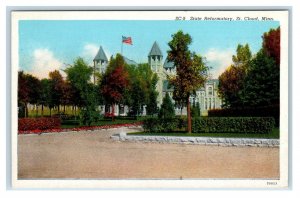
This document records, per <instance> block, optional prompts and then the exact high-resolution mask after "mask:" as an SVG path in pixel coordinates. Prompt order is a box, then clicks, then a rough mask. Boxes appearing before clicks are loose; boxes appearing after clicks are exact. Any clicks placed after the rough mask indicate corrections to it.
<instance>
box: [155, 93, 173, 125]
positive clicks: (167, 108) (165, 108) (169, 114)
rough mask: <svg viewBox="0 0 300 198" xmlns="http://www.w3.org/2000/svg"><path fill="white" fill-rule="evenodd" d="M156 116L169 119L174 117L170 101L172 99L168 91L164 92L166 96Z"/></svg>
mask: <svg viewBox="0 0 300 198" xmlns="http://www.w3.org/2000/svg"><path fill="white" fill-rule="evenodd" d="M158 117H159V118H163V119H169V118H174V117H175V109H174V104H173V103H172V100H171V98H170V96H169V94H168V93H166V96H165V97H164V99H163V103H162V105H161V108H160V110H159V113H158Z"/></svg>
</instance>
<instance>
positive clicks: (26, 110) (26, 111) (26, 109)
mask: <svg viewBox="0 0 300 198" xmlns="http://www.w3.org/2000/svg"><path fill="white" fill-rule="evenodd" d="M24 104H25V109H24V110H25V118H27V117H28V108H27V102H25V103H24Z"/></svg>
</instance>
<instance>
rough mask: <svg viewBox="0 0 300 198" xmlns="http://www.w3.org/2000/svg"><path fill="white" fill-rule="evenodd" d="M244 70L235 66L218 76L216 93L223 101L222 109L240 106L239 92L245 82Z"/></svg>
mask: <svg viewBox="0 0 300 198" xmlns="http://www.w3.org/2000/svg"><path fill="white" fill-rule="evenodd" d="M245 76H246V72H245V70H244V68H242V67H238V66H235V65H231V66H229V67H228V68H227V69H226V71H224V72H223V73H222V74H221V75H220V76H219V88H218V92H219V95H220V96H221V98H222V99H223V102H224V103H223V107H238V106H241V105H242V104H241V90H242V86H243V83H244V80H245Z"/></svg>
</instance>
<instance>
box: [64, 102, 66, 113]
mask: <svg viewBox="0 0 300 198" xmlns="http://www.w3.org/2000/svg"><path fill="white" fill-rule="evenodd" d="M65 113H66V105H65V104H64V114H65Z"/></svg>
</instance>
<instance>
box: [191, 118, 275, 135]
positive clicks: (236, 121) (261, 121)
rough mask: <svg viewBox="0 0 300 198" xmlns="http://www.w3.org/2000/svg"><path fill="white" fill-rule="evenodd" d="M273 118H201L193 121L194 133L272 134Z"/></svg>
mask: <svg viewBox="0 0 300 198" xmlns="http://www.w3.org/2000/svg"><path fill="white" fill-rule="evenodd" d="M274 123H275V120H274V118H273V117H200V118H194V119H193V120H192V132H193V133H270V132H271V131H272V129H273V128H274Z"/></svg>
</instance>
